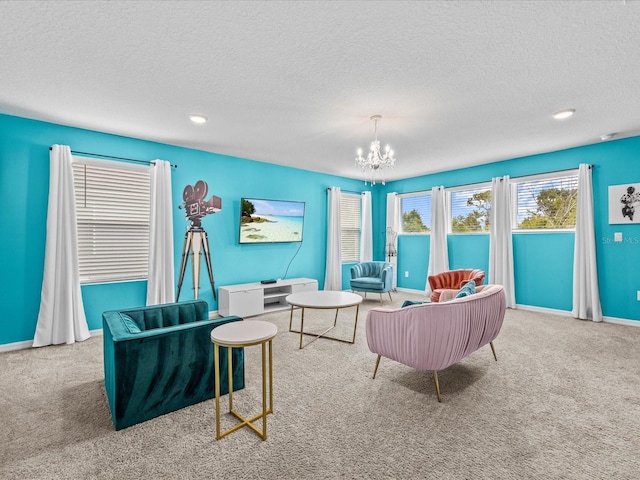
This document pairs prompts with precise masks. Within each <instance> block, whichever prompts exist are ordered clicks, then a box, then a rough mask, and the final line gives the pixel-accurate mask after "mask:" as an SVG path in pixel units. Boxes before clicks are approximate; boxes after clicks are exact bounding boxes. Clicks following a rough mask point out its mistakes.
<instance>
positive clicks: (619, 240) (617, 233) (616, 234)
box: [613, 232, 622, 242]
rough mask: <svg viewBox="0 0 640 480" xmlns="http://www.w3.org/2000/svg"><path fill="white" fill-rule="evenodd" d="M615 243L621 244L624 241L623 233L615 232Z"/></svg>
mask: <svg viewBox="0 0 640 480" xmlns="http://www.w3.org/2000/svg"><path fill="white" fill-rule="evenodd" d="M613 241H614V242H621V241H622V232H615V233H614V234H613Z"/></svg>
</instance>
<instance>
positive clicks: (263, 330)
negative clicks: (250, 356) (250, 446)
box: [211, 320, 278, 440]
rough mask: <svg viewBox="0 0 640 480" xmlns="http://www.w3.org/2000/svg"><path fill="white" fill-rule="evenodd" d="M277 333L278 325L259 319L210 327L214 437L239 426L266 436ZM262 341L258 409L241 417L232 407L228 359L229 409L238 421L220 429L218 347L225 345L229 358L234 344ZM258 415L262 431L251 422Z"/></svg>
mask: <svg viewBox="0 0 640 480" xmlns="http://www.w3.org/2000/svg"><path fill="white" fill-rule="evenodd" d="M277 333H278V328H277V327H276V326H275V325H274V324H273V323H270V322H264V321H262V320H243V321H241V322H230V323H225V324H224V325H220V326H219V327H216V328H214V329H213V330H211V341H212V342H213V358H214V364H215V365H214V375H215V383H216V438H217V439H218V440H220V439H221V438H222V437H224V436H226V435H228V434H230V433H231V432H235V431H236V430H238V429H239V428H242V427H244V426H247V427H249V428H251V429H252V430H253V431H254V432H256V433H257V434H258V435H260V436H261V437H262V439H263V440H266V439H267V414H269V413H272V412H273V354H272V350H271V343H272V341H273V337H275V336H276V334H277ZM267 344H268V345H269V408H268V409H267V378H266V375H267V374H266V357H267V351H266V350H267V348H266V347H267ZM253 345H262V413H259V414H258V415H255V416H254V417H251V418H245V417H243V416H242V415H240V414H239V413H238V412H236V411H235V410H234V409H233V369H232V362H231V361H228V362H227V364H228V369H227V372H228V373H227V375H228V377H229V379H228V381H229V413H231V414H233V415H234V416H235V417H236V418H237V419H238V420H240V422H241V423H238V424H236V425H234V426H233V427H231V428H230V429H228V430H226V431H225V432H222V433H220V347H227V348H228V353H227V358H228V359H231V358H232V356H231V349H232V348H234V347H235V348H238V347H251V346H253ZM260 418H262V431H260V430H259V429H258V428H257V427H256V426H255V425H254V423H253V422H255V421H256V420H258V419H260Z"/></svg>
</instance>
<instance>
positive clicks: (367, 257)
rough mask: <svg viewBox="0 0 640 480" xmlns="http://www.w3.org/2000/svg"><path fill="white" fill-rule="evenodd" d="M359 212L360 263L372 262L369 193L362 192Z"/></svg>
mask: <svg viewBox="0 0 640 480" xmlns="http://www.w3.org/2000/svg"><path fill="white" fill-rule="evenodd" d="M361 197H362V202H361V208H360V212H361V214H362V216H361V220H360V261H361V262H370V261H372V260H373V229H372V226H371V221H372V220H371V192H362V195H361Z"/></svg>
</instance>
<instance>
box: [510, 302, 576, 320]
mask: <svg viewBox="0 0 640 480" xmlns="http://www.w3.org/2000/svg"><path fill="white" fill-rule="evenodd" d="M516 310H528V311H530V312H540V313H550V314H551V315H560V316H561V317H571V316H572V315H571V312H569V311H568V310H558V309H556V308H547V307H536V306H534V305H521V304H519V303H516Z"/></svg>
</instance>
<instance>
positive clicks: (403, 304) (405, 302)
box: [400, 300, 425, 308]
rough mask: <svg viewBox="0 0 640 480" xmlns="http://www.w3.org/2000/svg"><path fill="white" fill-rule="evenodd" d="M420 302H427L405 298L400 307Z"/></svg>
mask: <svg viewBox="0 0 640 480" xmlns="http://www.w3.org/2000/svg"><path fill="white" fill-rule="evenodd" d="M420 303H425V302H421V301H420V300H405V301H404V302H403V303H402V307H400V308H404V307H408V306H409V305H418V304H420Z"/></svg>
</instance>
